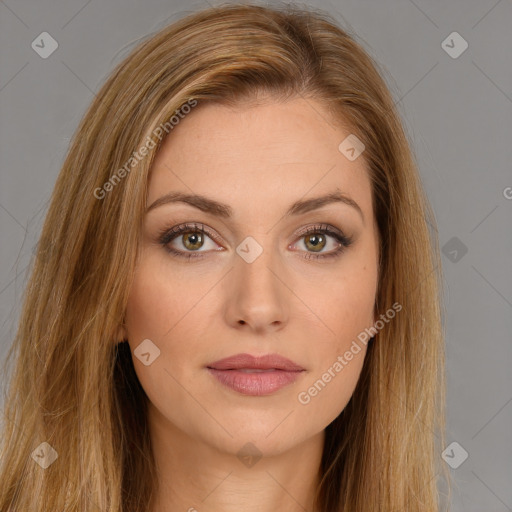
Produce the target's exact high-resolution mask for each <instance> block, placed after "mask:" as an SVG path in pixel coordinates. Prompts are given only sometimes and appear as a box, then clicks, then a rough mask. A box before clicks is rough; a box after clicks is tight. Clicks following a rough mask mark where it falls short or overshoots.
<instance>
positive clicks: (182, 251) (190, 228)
mask: <svg viewBox="0 0 512 512" xmlns="http://www.w3.org/2000/svg"><path fill="white" fill-rule="evenodd" d="M179 235H182V236H181V237H180V238H178V237H179ZM208 238H210V240H211V238H216V237H215V236H214V235H213V234H211V233H210V232H209V231H208V230H207V229H205V227H204V225H203V224H196V223H193V224H181V225H179V226H175V227H174V228H172V229H170V230H168V229H165V230H164V231H163V232H162V233H160V238H159V242H160V243H161V244H162V245H163V246H164V248H165V249H166V250H167V251H169V252H170V253H171V254H173V255H175V256H178V257H182V258H197V257H202V256H203V255H202V254H197V253H198V252H200V253H203V252H206V251H199V249H201V248H203V247H204V244H205V240H206V239H208ZM174 241H176V242H178V245H179V246H181V247H178V248H176V247H173V246H172V245H170V244H171V242H174ZM207 249H208V247H207ZM213 250H218V249H214V248H213ZM187 251H192V252H191V253H187ZM194 252H195V253H196V254H194Z"/></svg>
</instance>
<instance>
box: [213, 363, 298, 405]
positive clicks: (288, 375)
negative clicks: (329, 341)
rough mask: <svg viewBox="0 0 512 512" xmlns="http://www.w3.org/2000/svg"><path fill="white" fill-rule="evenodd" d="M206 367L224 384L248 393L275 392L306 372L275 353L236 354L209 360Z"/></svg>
mask: <svg viewBox="0 0 512 512" xmlns="http://www.w3.org/2000/svg"><path fill="white" fill-rule="evenodd" d="M207 368H208V371H209V372H210V373H211V374H212V375H213V376H214V377H215V378H216V379H217V380H218V381H219V382H221V383H222V384H224V385H225V386H227V387H229V388H231V389H233V390H234V391H237V392H238V393H242V394H244V395H250V396H263V395H269V394H271V393H274V392H275V391H278V390H279V389H281V388H283V387H285V386H287V385H288V384H291V383H292V382H294V381H295V380H296V379H297V378H298V377H299V376H300V375H301V374H302V372H304V371H305V370H304V368H302V366H300V365H298V364H296V363H294V362H293V361H290V360H289V359H287V358H285V357H282V356H280V355H278V354H267V355H264V356H260V357H255V356H251V355H250V354H236V355H234V356H231V357H227V358H225V359H221V360H220V361H216V362H214V363H210V364H208V365H207Z"/></svg>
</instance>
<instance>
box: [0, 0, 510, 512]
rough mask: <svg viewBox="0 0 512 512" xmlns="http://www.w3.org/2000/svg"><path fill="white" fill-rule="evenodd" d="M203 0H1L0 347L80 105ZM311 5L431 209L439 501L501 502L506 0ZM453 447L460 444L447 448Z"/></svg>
mask: <svg viewBox="0 0 512 512" xmlns="http://www.w3.org/2000/svg"><path fill="white" fill-rule="evenodd" d="M207 5H208V2H205V1H204V2H203V1H196V2H188V3H186V2H185V1H179V2H178V1H177V0H173V1H170V0H167V1H164V0H150V1H146V2H136V1H134V0H129V1H126V0H125V1H124V2H122V1H121V0H109V1H108V2H100V1H99V0H89V1H87V0H71V1H70V0H68V1H66V2H64V1H63V0H58V1H57V0H54V1H52V2H49V1H47V0H40V1H37V2H36V1H26V0H5V1H0V58H1V67H0V69H1V74H0V145H1V146H0V147H1V153H0V154H1V160H0V164H1V192H0V229H1V240H2V244H1V258H2V260H1V261H2V265H1V266H0V308H1V309H0V314H1V317H0V321H1V339H0V357H3V356H4V355H5V354H6V351H7V349H8V347H9V346H10V344H11V342H12V339H13V336H14V333H15V329H16V322H17V319H18V317H19V311H20V299H21V294H22V291H23V289H24V285H25V283H26V278H27V273H26V270H27V265H28V263H29V259H30V257H31V255H32V249H33V246H34V244H35V243H36V241H37V238H38V234H39V231H40V228H41V225H42V220H43V217H44V214H45V213H46V209H47V205H48V200H49V197H50V194H51V192H52V189H53V186H54V183H55V180H56V178H57V174H58V172H59V170H60V166H61V165H62V163H63V159H64V155H65V152H66V150H67V147H68V144H69V140H70V137H71V135H72V133H73V132H74V130H75V129H76V127H77V125H78V122H79V120H80V118H81V116H82V115H83V113H84V111H85V109H86V107H87V106H88V104H89V103H90V101H91V100H92V98H93V96H94V94H95V92H96V91H98V89H99V87H100V85H101V84H102V83H103V82H104V80H105V79H106V77H107V76H108V74H109V73H110V71H111V70H112V69H113V67H114V65H115V64H117V63H118V62H119V61H120V60H121V59H122V58H123V57H124V56H125V55H126V54H127V52H128V51H129V50H130V49H131V48H132V47H133V45H134V44H136V43H137V42H138V40H139V39H140V38H143V37H145V36H147V35H149V34H150V33H152V32H155V31H157V30H159V29H160V28H163V26H165V25H167V24H168V23H171V22H172V21H174V20H176V19H178V18H181V17H182V16H184V15H185V14H187V13H188V12H190V11H195V10H198V9H200V8H203V7H206V6H207ZM215 5H218V3H216V4H215ZM309 5H313V6H315V7H319V8H321V9H324V10H326V11H328V12H329V13H331V14H333V15H334V16H335V17H336V18H337V19H338V20H339V22H340V23H341V25H342V26H343V27H345V28H347V29H349V30H350V31H351V32H355V33H356V35H357V36H358V41H359V42H360V43H361V44H363V46H364V47H365V48H366V50H367V51H368V52H369V53H370V54H371V55H372V56H373V57H374V58H375V59H376V60H377V62H378V63H379V64H380V66H381V70H383V72H384V78H385V79H386V81H387V82H388V85H389V87H390V88H391V91H392V93H393V96H394V98H395V100H396V102H397V106H398V108H399V111H400V114H401V116H402V119H403V122H404V124H405V128H406V130H407V132H408V135H409V138H410V141H411V143H412V144H413V148H414V150H415V152H416V155H417V159H418V162H419V164H420V168H421V176H422V180H423V183H424V186H425V189H426V191H427V194H428V196H429V198H430V201H431V203H432V206H433V208H434V211H435V215H436V218H437V222H438V228H439V239H440V245H441V246H442V247H443V256H442V258H443V268H444V275H445V278H444V280H445V283H446V284H445V287H446V294H445V304H446V318H445V330H446V344H447V347H446V353H447V377H448V404H447V420H448V427H447V442H448V444H449V443H451V442H453V441H456V442H457V443H459V444H460V446H461V447H463V448H464V449H465V450H466V451H467V452H468V454H469V457H468V458H467V460H465V461H464V462H463V464H461V465H460V466H459V467H458V468H457V469H450V471H451V474H452V476H453V481H454V492H453V495H452V499H451V510H452V511H454V512H462V511H464V512H504V511H512V436H511V432H512V403H511V402H512V372H511V369H510V368H511V367H512V344H511V332H512V270H511V269H512V266H511V261H512V229H511V220H512V189H511V188H507V187H512V172H511V162H512V149H511V148H512V144H511V142H512V140H511V135H512V59H511V54H512V51H511V50H512V30H511V29H512V2H511V0H500V1H496V0H485V1H483V0H481V1H478V2H477V1H475V0H472V1H467V0H456V1H455V0H451V1H449V2H441V1H430V2H427V1H425V0H414V1H413V0H386V1H361V0H359V1H355V0H353V1H345V0H338V1H336V2H334V1H319V0H317V1H314V2H309ZM44 31H46V32H49V33H50V34H51V36H52V37H53V38H54V39H55V40H56V41H57V42H58V45H59V46H58V49H57V50H56V51H55V52H54V53H53V54H52V55H50V56H49V57H48V58H46V59H43V58H41V57H40V56H39V55H38V54H37V53H36V52H35V51H34V50H33V49H32V47H31V43H32V41H34V40H35V39H36V38H37V36H39V34H41V33H42V32H44ZM454 31H456V32H458V33H459V34H460V35H461V36H462V37H463V38H464V40H466V41H467V43H468V44H469V47H468V48H467V50H466V51H464V52H463V53H462V54H461V55H460V56H458V57H457V58H452V57H451V56H450V55H449V54H448V53H447V52H446V51H445V49H444V45H442V43H443V41H445V39H446V38H447V37H448V36H449V35H450V34H451V33H452V32H454ZM445 44H448V45H450V46H454V49H455V50H457V49H458V48H460V44H459V42H457V41H454V43H452V42H451V41H450V39H448V40H447V42H446V43H445ZM454 237H455V238H454ZM464 248H467V252H466V253H464ZM454 250H455V252H454ZM2 391H3V390H2ZM1 403H2V402H1V398H0V405H1ZM461 453H463V452H461V450H460V448H458V447H456V448H455V450H454V452H451V453H450V455H452V456H454V457H455V458H457V457H460V456H461Z"/></svg>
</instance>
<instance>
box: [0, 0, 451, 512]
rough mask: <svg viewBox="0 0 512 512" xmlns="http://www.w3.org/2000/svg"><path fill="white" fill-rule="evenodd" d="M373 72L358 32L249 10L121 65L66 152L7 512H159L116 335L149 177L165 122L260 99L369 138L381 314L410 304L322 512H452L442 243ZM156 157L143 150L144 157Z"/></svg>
mask: <svg viewBox="0 0 512 512" xmlns="http://www.w3.org/2000/svg"><path fill="white" fill-rule="evenodd" d="M377 69H378V68H377V65H376V64H375V63H374V62H373V59H372V58H371V57H370V56H369V54H367V53H366V52H365V51H364V50H363V48H362V46H361V45H360V44H358V43H357V42H356V36H351V35H349V34H348V33H347V32H346V31H345V30H342V29H341V28H340V27H339V26H337V24H336V22H335V20H334V19H332V18H331V17H330V16H329V15H328V14H326V13H325V12H322V11H319V10H316V11H315V10H313V9H311V8H309V9H305V8H296V7H293V6H288V5H282V6H279V7H273V8H269V7H263V6H258V5H248V4H245V5H237V4H227V5H220V6H218V7H214V8H208V9H206V10H203V11H200V12H196V13H193V14H191V15H189V16H187V17H185V18H183V19H181V20H179V21H177V22H175V23H173V24H172V25H170V26H168V27H166V28H164V29H163V30H160V31H159V32H158V33H156V34H154V35H152V36H151V37H149V38H147V39H146V40H145V41H143V42H142V43H141V44H139V45H138V46H137V47H136V48H135V49H134V50H133V51H132V52H131V53H130V55H128V57H126V58H125V59H124V60H123V62H121V63H120V64H119V65H118V66H117V67H116V69H115V70H114V71H113V73H112V74H111V76H110V77H109V78H108V80H107V81H106V83H105V84H104V85H103V87H102V88H101V90H100V91H99V93H98V94H97V95H96V97H95V99H94V100H93V102H92V104H91V106H90V107H89V109H88V111H87V112H86V114H85V116H84V118H83V119H82V121H81V123H80V126H79V127H78V130H77V131H76V133H75V135H74V137H73V139H72V141H71V144H70V149H69V152H68V154H67V157H66V159H65V162H64V164H63V167H62V170H61V172H60V174H59V177H58V179H57V182H56V185H55V189H54V192H53V196H52V199H51V204H50V207H49V211H48V214H47V216H46V219H45V223H44V227H43V230H42V234H41V238H40V242H39V245H38V249H37V254H36V257H35V261H34V263H33V268H32V270H31V276H30V280H29V282H28V285H27V288H26V290H25V295H24V297H23V308H22V312H21V318H20V321H19V327H18V331H17V334H16V337H15V340H14V343H13V345H12V348H11V350H10V352H9V358H8V360H7V361H6V363H5V364H6V365H7V364H8V361H9V360H10V359H11V358H15V365H14V371H13V375H12V377H10V380H9V393H8V396H7V397H6V403H5V414H4V419H3V422H4V428H3V434H2V467H1V469H0V482H1V484H0V485H1V488H0V510H2V511H11V510H12V511H14V510H16V511H32V510H34V511H35V510H37V511H46V510H48V511H52V512H53V511H55V510H66V511H67V510H77V511H78V510H79V511H80V512H85V511H92V510H101V511H115V512H119V511H122V512H135V511H142V510H147V506H148V505H147V504H148V503H150V501H151V499H152V497H153V496H154V493H155V485H156V475H155V469H154V459H153V456H152V452H151V444H150V439H149V436H148V428H147V424H146V405H147V396H146V394H145V393H144V390H143V389H142V387H141V386H140V383H139V382H138V379H137V377H136V374H135V371H134V367H133V362H132V359H131V353H130V350H129V348H128V344H127V343H119V344H116V343H115V340H116V336H117V332H118V328H119V325H120V324H122V322H123V317H124V311H125V306H126V303H127V299H128V293H129V290H130V286H131V279H132V276H133V272H134V268H135V264H136V261H137V256H138V248H139V234H140V230H141V226H142V219H143V214H144V208H145V201H146V193H147V181H148V176H149V170H150V167H151V164H152V161H153V159H154V157H155V154H156V152H157V151H158V149H159V147H160V145H161V142H162V140H163V138H164V137H161V138H160V137H155V134H158V133H160V132H162V128H161V127H165V130H164V131H165V135H167V134H168V136H171V137H172V127H173V126H172V123H169V120H170V119H171V118H172V116H176V117H175V118H176V119H178V117H179V116H178V114H180V112H181V110H180V108H181V107H182V106H184V105H185V104H187V103H188V104H189V105H191V104H195V103H193V102H197V103H198V104H199V105H200V104H202V103H206V102H216V103H220V104H224V105H232V106H236V105H241V104H243V103H247V102H249V101H252V100H253V99H254V98H256V97H257V96H258V95H259V94H260V93H269V94H271V95H272V97H274V98H276V99H278V100H281V101H286V100H287V99H290V98H293V97H302V98H305V99H312V100H316V101H318V102H320V103H321V104H322V105H324V106H325V108H326V111H328V112H329V113H330V114H331V115H332V119H331V120H329V122H333V123H336V122H340V123H343V124H344V126H348V127H350V132H351V133H353V134H355V135H356V136H357V137H358V138H359V139H360V140H361V141H363V143H364V145H365V151H364V153H363V155H362V157H364V158H365V161H366V162H367V165H368V169H369V172H370V177H371V183H372V194H373V207H374V212H375V215H376V219H377V221H378V227H379V238H380V241H381V251H380V280H379V287H378V292H377V297H376V303H375V312H376V318H378V317H379V314H381V313H384V312H385V311H386V310H387V309H388V308H389V307H390V305H391V304H393V303H395V302H398V303H399V304H400V305H401V306H402V310H401V311H400V313H399V314H397V315H396V317H395V318H394V319H393V320H392V321H390V322H389V324H388V325H387V326H386V327H385V328H384V329H382V330H380V331H379V332H378V333H377V334H376V336H375V340H374V341H373V343H371V344H370V345H369V346H368V352H367V355H366V359H365V362H364V366H363V369H362V373H361V376H360V380H359V382H358V384H357V387H356V389H355V392H354V394H353V396H352V398H351V400H350V402H349V403H348V405H347V406H346V407H345V409H344V410H343V412H342V413H341V414H340V415H339V417H338V418H336V420H334V421H333V422H332V423H331V424H330V425H329V426H328V427H327V428H326V443H325V448H324V453H323V459H322V467H321V484H320V486H319V488H318V492H317V503H316V504H317V507H318V510H320V511H322V512H335V511H345V512H348V511H350V512H363V511H364V512H367V511H369V510H372V511H374V510H378V511H379V512H391V511H397V510H403V511H407V512H424V511H428V512H437V511H438V510H439V501H438V500H439V492H438V489H437V482H436V478H437V477H439V476H444V477H445V480H446V482H449V473H448V472H447V470H446V468H445V465H444V463H443V462H442V461H441V459H440V455H441V452H442V450H443V448H444V446H445V443H444V428H445V427H444V407H445V381H444V336H443V328H442V318H441V315H442V311H441V296H442V293H441V291H442V290H441V288H442V276H441V272H440V269H441V264H440V257H439V249H438V241H437V232H436V230H435V219H434V215H433V213H432V211H431V208H430V205H429V203H428V200H427V198H426V196H425V194H424V192H423V189H422V185H421V180H420V177H419V174H418V166H417V163H416V161H415V159H414V156H413V154H412V152H411V149H410V146H409V143H408V141H407V138H406V135H405V133H404V130H403V128H402V125H401V122H400V117H399V115H398V113H397V111H396V109H395V105H394V103H393V100H392V97H391V95H390V93H389V91H388V89H387V87H386V85H385V82H384V80H383V78H382V77H381V74H380V73H379V71H377ZM180 115H182V114H180ZM166 123H167V124H166ZM159 127H160V132H158V130H159ZM150 141H151V142H153V143H152V144H151V143H150ZM143 145H145V146H146V147H147V148H148V150H147V155H145V156H144V157H143V158H140V159H139V158H134V154H135V152H138V151H139V148H141V147H142V146H143ZM139 156H140V155H139ZM127 162H129V165H127ZM123 168H124V173H123V172H121V171H120V169H123ZM107 182H108V183H110V186H109V185H106V183H107ZM429 225H430V226H431V227H432V228H433V229H432V230H431V229H429ZM43 442H46V443H48V444H49V445H50V447H51V448H53V449H54V450H55V452H56V454H57V455H58V457H57V459H56V460H55V461H54V462H53V463H52V464H51V465H50V466H49V467H47V468H46V469H44V468H43V467H41V465H39V464H37V463H36V459H37V453H38V452H37V450H39V451H41V450H43V452H42V453H50V454H51V453H53V452H48V450H49V447H48V446H46V445H44V446H43V447H41V443H43ZM45 450H46V451H45ZM34 451H36V456H34ZM48 456H49V457H50V455H48Z"/></svg>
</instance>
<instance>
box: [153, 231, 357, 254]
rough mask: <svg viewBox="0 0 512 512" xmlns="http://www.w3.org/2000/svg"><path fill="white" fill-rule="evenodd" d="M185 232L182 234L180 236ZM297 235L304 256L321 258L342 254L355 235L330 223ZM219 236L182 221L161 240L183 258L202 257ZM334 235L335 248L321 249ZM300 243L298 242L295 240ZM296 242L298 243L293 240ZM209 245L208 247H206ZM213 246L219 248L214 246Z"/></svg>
mask: <svg viewBox="0 0 512 512" xmlns="http://www.w3.org/2000/svg"><path fill="white" fill-rule="evenodd" d="M179 235H182V236H181V238H178V237H179ZM296 236H299V237H300V240H301V241H302V240H303V246H304V248H305V251H300V252H305V255H304V257H305V258H307V259H311V258H313V259H322V258H332V257H336V256H339V255H340V254H341V253H342V252H343V251H344V250H345V249H346V248H347V247H349V246H350V245H351V244H352V241H353V240H352V238H350V237H347V236H345V235H344V234H343V233H342V232H341V231H340V230H338V229H337V228H335V227H333V226H329V225H328V224H323V225H317V226H311V227H308V228H306V230H303V231H302V232H300V233H297V235H296ZM212 238H213V239H214V240H215V239H216V238H217V236H216V235H214V234H213V233H212V232H210V231H209V230H208V229H207V228H205V226H204V225H203V224H197V223H193V224H181V225H179V226H175V227H173V228H172V229H164V230H163V231H162V232H161V233H160V236H159V242H160V244H161V245H163V246H164V248H165V249H166V250H167V251H168V252H169V253H171V254H173V255H174V256H177V257H180V258H187V259H190V258H201V257H203V256H204V254H203V253H205V252H208V250H205V251H200V249H203V248H204V247H205V242H206V241H207V239H210V240H211V241H212V242H213V240H212ZM329 238H331V239H332V241H331V244H334V248H333V249H332V250H330V251H324V252H325V254H324V253H321V251H322V250H323V249H324V248H325V247H326V246H327V245H328V241H329V240H328V239H329ZM172 242H177V245H178V246H181V247H176V246H173V245H171V243H172ZM296 243H298V242H296ZM294 245H295V244H294ZM206 249H208V247H206ZM211 249H212V250H219V249H216V248H215V247H212V248H211Z"/></svg>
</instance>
